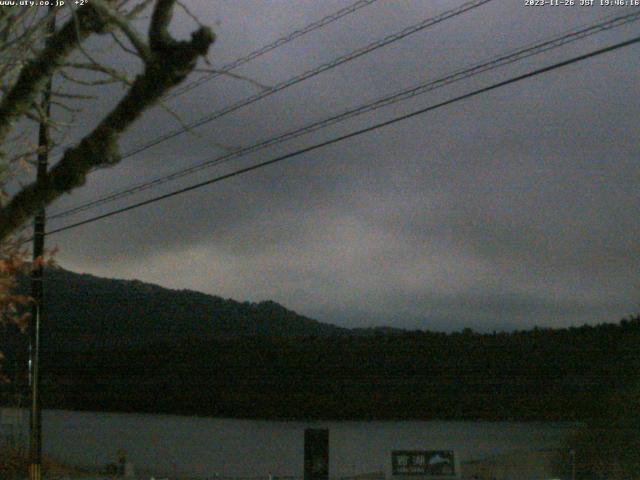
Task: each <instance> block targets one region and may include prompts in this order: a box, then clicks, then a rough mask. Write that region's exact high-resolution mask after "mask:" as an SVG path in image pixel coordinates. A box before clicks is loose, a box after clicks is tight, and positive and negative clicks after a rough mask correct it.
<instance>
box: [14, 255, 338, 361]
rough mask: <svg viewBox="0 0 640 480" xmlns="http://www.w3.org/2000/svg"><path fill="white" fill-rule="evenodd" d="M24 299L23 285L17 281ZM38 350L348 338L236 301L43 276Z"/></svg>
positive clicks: (270, 305) (88, 278) (271, 305)
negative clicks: (230, 339)
mask: <svg viewBox="0 0 640 480" xmlns="http://www.w3.org/2000/svg"><path fill="white" fill-rule="evenodd" d="M21 286H22V289H23V291H26V292H28V288H27V287H28V282H27V279H23V280H22V282H21ZM45 289H46V295H45V312H46V313H45V315H46V319H47V320H46V322H45V323H44V324H43V345H51V346H53V347H54V348H56V349H60V348H64V349H74V348H79V349H87V348H114V347H136V346H142V345H148V344H153V343H158V342H164V341H166V340H167V339H171V340H172V342H174V343H181V342H190V341H195V340H198V341H202V340H207V339H213V338H216V339H221V338H228V337H242V336H253V335H273V336H326V335H341V334H346V333H348V332H349V330H347V329H343V328H340V327H337V326H334V325H330V324H327V323H322V322H319V321H316V320H313V319H311V318H308V317H305V316H302V315H298V314H297V313H296V312H294V311H291V310H288V309H287V308H285V307H283V306H282V305H280V304H278V303H276V302H273V301H265V302H260V303H251V302H237V301H235V300H232V299H224V298H221V297H218V296H214V295H207V294H204V293H200V292H195V291H191V290H170V289H167V288H163V287H159V286H157V285H152V284H149V283H143V282H140V281H138V280H113V279H106V278H99V277H95V276H93V275H87V274H78V273H73V272H70V271H68V270H64V269H62V268H54V269H49V270H47V271H46V281H45Z"/></svg>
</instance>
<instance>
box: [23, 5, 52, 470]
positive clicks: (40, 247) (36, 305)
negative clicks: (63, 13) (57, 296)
mask: <svg viewBox="0 0 640 480" xmlns="http://www.w3.org/2000/svg"><path fill="white" fill-rule="evenodd" d="M48 15H49V19H48V22H47V28H46V35H47V39H46V41H47V42H48V41H49V36H50V35H51V34H53V33H55V28H56V23H55V22H56V17H55V6H54V5H53V2H52V4H51V5H50V6H49V12H48ZM51 87H52V79H51V77H49V79H48V80H47V83H46V85H45V86H44V89H43V91H42V100H41V103H40V105H41V108H42V112H43V113H44V118H42V119H41V120H40V129H39V131H38V147H39V148H38V171H37V181H38V183H41V184H43V183H45V182H46V177H47V163H48V160H49V113H50V111H51ZM44 227H45V209H44V206H43V207H42V208H40V210H39V211H38V213H37V214H36V216H35V219H34V222H33V260H34V268H33V270H32V272H31V295H32V297H33V308H32V311H31V319H30V321H29V386H30V389H31V402H30V403H31V409H30V415H29V480H41V478H42V411H41V408H40V378H41V372H40V322H41V317H42V299H43V287H42V273H43V272H42V270H43V268H42V264H41V263H39V262H38V261H39V259H40V258H41V257H42V256H43V255H44Z"/></svg>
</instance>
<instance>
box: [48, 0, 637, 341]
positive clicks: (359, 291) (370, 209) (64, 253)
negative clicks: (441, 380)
mask: <svg viewBox="0 0 640 480" xmlns="http://www.w3.org/2000/svg"><path fill="white" fill-rule="evenodd" d="M577 1H578V0H577ZM185 3H186V4H187V5H188V6H189V8H190V10H191V12H192V13H193V14H194V15H195V16H196V17H197V18H198V19H199V20H200V21H201V22H202V23H204V24H207V25H210V26H212V27H213V29H214V30H215V32H216V34H217V40H216V43H215V44H214V46H213V47H212V49H211V52H210V55H209V59H210V61H211V63H212V65H213V66H214V67H219V66H222V65H224V64H225V63H227V62H229V61H231V60H233V59H235V58H237V57H240V56H243V55H246V54H247V53H249V52H251V51H253V50H255V49H257V48H260V47H261V46H263V45H266V44H268V43H270V42H272V41H274V40H276V39H277V38H279V37H281V36H283V35H285V34H287V33H289V32H292V31H294V30H296V29H299V28H301V27H304V26H305V25H307V24H309V23H311V22H313V21H316V20H318V19H320V18H322V17H324V16H326V15H329V14H331V13H332V12H335V11H337V10H339V9H340V8H343V7H345V6H347V5H349V4H350V3H352V2H350V1H333V0H322V1H317V0H304V1H303V0H269V1H267V0H261V1H260V0H226V1H222V0H220V1H214V0H185ZM462 3H463V1H462V0H455V1H454V0H448V1H444V0H443V1H439V0H433V1H432V0H429V1H427V0H422V1H419V0H416V1H409V0H378V1H377V2H374V3H373V4H371V5H369V6H367V7H365V8H362V9H360V10H359V11H358V12H356V13H353V14H351V15H348V16H346V17H344V18H342V19H340V20H338V21H336V22H334V23H332V24H330V25H328V26H326V27H325V28H322V29H320V30H317V31H315V32H314V33H311V34H308V35H306V36H304V37H302V38H299V39H297V40H295V41H293V42H291V43H289V44H287V45H285V46H283V47H280V48H278V49H276V50H274V51H273V52H271V53H269V54H267V55H264V56H263V57H260V58H259V59H257V60H255V61H252V62H250V63H248V64H246V65H245V66H243V67H241V68H239V69H237V70H236V71H235V72H236V73H239V74H242V75H244V76H246V77H248V78H251V79H253V80H255V81H258V82H260V83H262V84H265V85H275V84H276V83H278V82H280V81H282V80H285V79H288V78H289V77H292V76H294V75H297V74H299V73H302V72H304V71H306V70H309V69H311V68H314V67H316V66H317V65H320V64H322V63H324V62H327V61H330V60H332V59H334V58H336V57H338V56H340V55H343V54H345V53H348V52H350V51H352V50H355V49H357V48H359V47H362V46H364V45H366V44H368V43H370V42H373V41H375V40H378V39H380V38H382V37H384V36H386V35H389V34H391V33H395V32H398V31H400V30H402V29H404V28H406V27H408V26H410V25H412V24H415V23H417V22H418V21H420V20H422V19H425V18H429V17H433V16H435V15H438V14H440V13H442V12H444V11H445V10H448V9H451V8H454V7H456V6H458V5H461V4H462ZM634 8H635V9H636V10H637V9H638V7H602V6H598V5H595V6H593V7H580V6H573V7H569V6H558V7H552V6H544V7H527V6H525V5H524V0H494V1H492V2H490V3H488V4H486V5H483V6H480V7H478V8H476V9H474V10H472V11H470V12H467V13H465V14H463V15H460V16H458V17H456V18H453V19H451V20H448V21H446V22H443V23H441V24H438V25H436V26H434V27H431V28H429V29H426V30H424V31H421V32H419V33H416V34H413V35H411V36H409V37H407V38H405V39H403V40H400V41H398V42H395V43H393V44H392V45H389V46H387V47H384V48H381V49H379V50H376V51H374V52H372V53H369V54H368V55H365V56H363V57H361V58H359V59H357V60H354V61H351V62H349V63H347V64H345V65H342V66H340V67H338V68H335V69H332V70H330V71H328V72H325V73H323V74H320V75H318V76H316V77H314V78H313V79H310V80H307V81H304V82H302V83H300V84H298V85H296V86H294V87H291V88H288V89H286V90H284V91H282V92H279V93H277V94H274V95H271V96H270V97H268V98H266V99H264V100H261V101H259V102H256V103H254V104H252V105H251V106H248V107H246V108H243V109H241V110H239V111H237V112H235V113H233V114H230V115H227V116H225V117H224V118H221V119H219V120H217V121H214V122H211V123H208V124H206V125H203V126H202V127H199V128H197V129H195V130H194V131H193V132H192V133H190V134H185V135H181V136H180V137H178V138H175V139H173V140H170V141H167V142H164V143H162V144H160V145H157V146H155V147H153V148H150V149H147V150H145V151H144V152H142V153H140V154H138V155H136V156H134V157H132V158H128V159H126V160H125V161H123V163H122V164H121V165H119V166H117V167H114V168H112V169H109V170H101V171H99V172H95V174H94V175H93V176H92V177H91V179H90V181H89V182H88V183H87V185H86V186H85V187H84V188H82V189H80V190H78V191H76V192H74V193H73V194H72V195H67V196H66V197H65V198H63V199H62V200H61V201H59V202H58V203H57V204H55V205H54V206H52V207H51V208H50V209H49V212H50V213H55V212H59V211H62V210H64V209H66V208H69V207H72V206H75V205H78V204H81V203H83V202H86V201H88V200H91V199H94V198H97V197H99V196H100V195H104V194H106V193H109V192H112V191H114V190H118V189H121V188H123V187H128V186H130V185H133V184H136V183H138V182H140V181H144V180H148V179H152V178H155V177H157V176H159V175H162V174H167V173H170V172H173V171H175V170H179V169H181V168H184V167H186V166H189V165H194V164H197V163H199V162H202V161H204V160H207V159H210V158H214V157H216V156H218V155H221V154H223V153H224V150H221V149H220V147H219V146H220V145H226V146H228V147H241V146H246V145H251V144H253V143H255V142H257V141H260V140H263V139H267V138H270V137H272V136H274V135H277V134H278V133H281V132H285V131H287V130H289V129H292V128H295V127H298V126H301V125H303V124H305V123H308V122H312V121H316V120H320V119H323V118H326V117H328V116H331V115H332V114H336V113H340V112H342V111H343V110H346V109H348V108H351V107H355V106H359V105H361V104H363V103H366V102H368V101H371V100H375V99H377V98H379V97H382V96H384V95H387V94H390V93H392V92H394V91H397V90H399V89H402V88H406V87H411V86H414V85H417V84H419V83H421V82H424V81H427V80H430V79H437V78H439V77H441V76H444V75H446V74H447V73H450V72H452V71H454V70H456V69H459V68H461V67H463V66H466V65H469V64H473V63H476V62H479V61H482V60H485V59H488V58H491V57H494V56H496V55H499V54H501V53H503V52H506V51H508V50H512V49H514V48H518V47H521V46H525V45H528V44H531V43H533V42H537V41H541V40H545V39H548V38H551V37H553V36H556V35H559V34H561V33H564V32H566V31H568V30H570V29H572V28H575V27H578V26H582V25H586V24H589V23H593V22H596V21H597V20H598V19H600V18H602V17H606V16H612V15H622V14H624V13H631V12H632V11H633V9H634ZM194 28H195V26H194V23H193V21H191V20H190V19H189V17H188V16H186V15H185V14H184V13H183V12H181V11H179V12H177V16H176V18H175V22H174V30H175V32H176V33H177V34H180V35H182V34H186V33H187V32H189V31H190V30H192V29H194ZM638 32H640V22H636V23H633V24H631V25H629V26H626V27H623V28H619V29H616V30H615V31H611V32H606V33H603V34H599V35H596V36H593V37H590V38H588V39H586V40H582V41H579V42H576V43H574V44H572V45H569V46H565V47H562V48H559V49H557V50H554V51H553V52H548V53H545V54H543V55H540V56H538V57H534V58H531V59H527V60H526V61H523V62H519V63H517V64H514V65H512V66H509V67H505V68H501V69H498V70H496V71H493V72H491V73H486V74H482V75H478V76H475V77H473V78H471V79H468V80H465V81H463V82H459V83H457V84H455V85H451V86H448V87H445V88H442V89H439V90H436V91H434V92H431V93H428V94H425V95H422V96H419V97H416V98H413V99H410V100H407V101H405V102H402V103H399V104H396V105H394V106H391V107H387V108H384V109H381V110H378V111H376V112H373V113H370V114H367V115H364V116H362V117H359V118H357V119H353V120H349V121H347V122H344V123H340V124H338V125H334V126H332V127H330V128H328V129H326V130H322V131H320V132H316V133H313V134H311V135H307V136H305V137H302V138H299V139H296V140H294V141H292V142H288V143H284V144H281V145H277V146H275V147H272V148H269V149H266V150H264V151H262V152H260V153H258V154H252V155H249V156H247V157H243V158H242V159H237V160H234V161H231V162H228V163H226V164H224V165H222V166H218V167H216V168H212V169H208V170H205V171H202V172H199V173H198V174H196V175H192V176H189V177H186V178H183V179H181V180H180V181H176V182H169V183H166V184H164V185H162V186H161V187H159V188H155V189H152V190H148V191H147V192H145V193H143V194H139V195H136V196H132V197H128V198H126V199H123V200H121V201H117V202H113V203H109V204H108V205H104V206H102V207H100V208H97V209H94V210H91V211H88V212H84V213H82V214H80V215H77V216H74V217H69V218H65V219H60V220H57V221H51V222H50V223H49V227H50V228H56V227H60V226H63V225H65V224H67V223H68V222H71V221H79V220H82V219H85V218H89V217H90V216H93V215H96V214H99V213H104V212H106V211H109V210H111V209H113V208H117V207H121V206H124V205H127V204H129V203H131V202H133V201H139V200H143V199H146V198H151V197H152V196H155V195H159V194H162V193H166V192H169V191H171V190H174V189H176V188H179V187H182V186H186V185H189V184H191V183H195V182H197V181H202V180H205V179H207V178H210V177H213V176H216V175H219V174H221V173H225V172H228V171H231V170H233V169H236V168H239V167H241V166H246V165H250V164H253V163H257V162H259V161H263V160H267V159H270V158H274V157H276V156H278V155H282V154H284V153H288V152H291V151H294V150H296V149H298V148H300V147H304V146H308V145H312V144H314V143H317V142H319V141H322V140H326V139H329V138H332V137H335V136H338V135H340V134H344V133H347V132H350V131H353V130H356V129H359V128H362V127H365V126H368V125H372V124H374V123H377V122H380V121H383V120H386V119H390V118H392V117H395V116H397V115H401V114H403V113H407V112H410V111H413V110H416V109H419V108H424V107H426V106H428V105H431V104H433V103H437V102H438V101H442V100H446V99H448V98H452V97H454V96H456V95H460V94H462V93H466V92H469V91H472V90H474V89H477V88H479V87H482V86H485V85H489V84H491V83H494V82H496V81H499V80H503V79H507V78H510V77H512V76H515V75H518V74H521V73H524V72H526V71H529V70H531V69H535V68H539V67H541V66H545V65H549V64H551V63H554V62H558V61H560V60H563V59H567V58H570V57H572V56H575V55H577V54H580V53H585V52H588V51H590V50H593V49H596V48H599V47H602V46H606V45H610V44H613V43H616V42H618V41H621V40H624V39H628V38H631V37H633V36H635V35H637V34H638ZM639 55H640V46H638V45H635V46H631V47H628V48H626V49H623V50H619V51H616V52H613V53H609V54H606V55H601V56H599V57H597V58H593V59H590V60H587V61H584V62H581V63H579V64H575V65H572V66H569V67H566V68H563V69H559V70H556V71H554V72H551V73H548V74H545V75H542V76H539V77H536V78H533V79H528V80H525V81H522V82H519V83H516V84H513V85H510V86H507V87H505V88H501V89H499V90H495V91H493V92H490V93H487V94H483V95H481V96H478V97H475V98H472V99H468V100H465V101H461V102H458V103H456V104H454V105H450V106H447V107H445V108H441V109H438V110H436V111H433V112H430V113H428V114H425V115H422V116H419V117H414V118H412V119H409V120H406V121H403V122H400V123H397V124H395V125H393V126H389V127H386V128H384V129H381V130H377V131H375V132H372V133H369V134H365V135H362V136H359V137H356V138H353V139H350V140H347V141H343V142H340V143H338V144H335V145H332V146H330V147H326V148H323V149H320V150H316V151H314V152H312V153H308V154H304V155H301V156H298V157H295V158H292V159H289V160H286V161H284V162H281V163H279V164H276V165H272V166H269V167H267V168H264V169H260V170H257V171H254V172H251V173H248V174H245V175H242V176H239V177H235V178H233V179H230V180H228V181H225V182H222V183H218V184H215V185H212V186H208V187H204V188H202V189H199V190H197V191H192V192H190V193H187V194H183V195H180V196H177V197H174V198H171V199H169V200H165V201H163V202H159V203H155V204H153V205H149V206H147V207H143V208H140V209H137V210H134V211H131V212H128V213H125V214H122V215H118V216H115V217H111V218H109V219H106V220H103V221H100V222H96V223H93V224H91V225H87V226H83V227H79V228H76V229H73V230H70V231H67V232H64V233H60V234H57V235H55V236H51V237H50V238H49V240H48V242H49V244H50V245H53V244H56V245H58V246H59V247H60V253H59V256H58V259H59V262H60V264H61V265H62V266H63V267H65V268H68V269H71V270H74V271H78V272H87V273H92V274H95V275H99V276H106V277H115V278H129V279H133V278H136V279H140V280H143V281H147V282H153V283H157V284H160V285H163V286H166V287H170V288H178V289H193V290H199V291H202V292H207V293H211V294H216V295H220V296H223V297H231V298H234V299H237V300H241V301H245V300H249V301H261V300H266V299H273V300H275V301H277V302H279V303H282V304H283V305H285V306H287V307H288V308H291V309H293V310H295V311H297V312H299V313H301V314H305V315H308V316H310V317H313V318H316V319H318V320H321V321H326V322H331V323H334V324H338V325H341V326H348V327H353V326H377V325H390V326H395V327H403V328H420V329H431V330H445V331H450V330H459V329H461V328H464V327H471V328H474V329H477V330H481V331H490V330H494V329H497V330H503V329H504V330H510V329H514V328H515V329H522V328H529V327H532V326H534V325H538V326H558V327H560V326H569V325H581V324H583V323H598V322H606V321H607V322H608V321H618V320H620V319H621V318H622V317H623V316H626V315H629V314H632V313H637V312H638V310H640V307H639V304H640V281H639V280H640V279H639V276H638V271H639V267H640V264H639V263H640V262H639V257H640V255H639V254H640V251H639V247H638V238H639V233H640V228H639V227H640V220H639V218H640V216H638V207H639V206H640V201H639V200H640V197H639V194H638V184H639V182H638V181H639V180H640V175H639V173H640V167H639V160H640V158H639V156H640V135H639V133H640V131H639V128H638V115H639V114H640V84H639V82H638V78H640V61H638V56H639ZM118 61H119V62H120V61H122V62H124V60H118ZM123 64H124V63H123ZM198 75H199V74H196V75H195V76H194V77H192V78H197V76H198ZM258 91H259V90H258V88H257V87H256V86H255V85H253V84H252V83H250V82H246V81H242V80H238V79H233V78H228V77H222V78H221V77H219V78H217V79H215V80H212V81H209V82H207V83H205V84H204V85H201V86H200V87H198V88H196V89H194V90H192V91H190V92H188V93H186V94H184V95H182V96H179V97H177V98H174V99H172V100H169V101H167V105H168V106H169V107H171V108H172V109H173V110H174V111H175V112H177V113H178V114H179V115H180V117H181V118H182V119H183V121H185V122H190V121H194V120H196V119H198V118H200V117H202V116H204V115H207V114H209V113H211V112H214V111H216V110H218V109H221V108H223V107H225V106H227V105H229V104H231V103H233V102H235V101H237V100H239V99H241V98H244V97H246V96H248V95H252V94H254V93H256V92H258ZM109 92H111V91H109ZM111 93H113V92H111ZM111 93H109V94H107V93H105V94H103V98H102V100H101V102H99V105H101V106H102V107H103V108H107V107H108V105H109V101H112V100H114V99H116V98H117V96H116V95H115V93H117V92H115V93H114V94H113V95H112V94H111ZM96 111H99V108H97V107H96V109H92V111H91V112H90V115H89V116H88V117H86V120H85V121H84V122H81V123H82V125H90V124H91V122H92V120H93V119H97V118H98V115H97V114H96ZM179 127H180V125H179V123H178V122H177V121H176V120H175V119H174V118H173V117H172V116H171V115H169V114H167V113H166V112H165V111H163V110H162V109H155V110H153V111H152V112H149V113H148V114H147V115H145V116H144V118H143V119H142V120H141V121H140V122H139V123H138V124H137V125H136V127H135V128H134V129H132V130H131V131H130V132H128V133H127V135H126V136H125V137H124V138H123V140H122V143H121V145H122V149H123V150H124V151H127V150H128V149H131V148H133V147H135V146H138V145H142V144H144V143H145V142H147V141H148V140H150V139H153V138H154V137H156V136H157V135H159V134H161V133H163V132H165V131H168V130H173V129H176V128H179Z"/></svg>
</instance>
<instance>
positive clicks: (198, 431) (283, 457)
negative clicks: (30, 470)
mask: <svg viewBox="0 0 640 480" xmlns="http://www.w3.org/2000/svg"><path fill="white" fill-rule="evenodd" d="M310 427H313V428H328V429H329V450H330V476H346V475H353V474H357V473H363V472H372V471H385V472H386V474H387V476H389V475H390V473H391V451H392V450H421V449H424V450H455V451H456V452H457V453H456V454H457V456H458V457H459V460H461V461H466V460H473V459H479V458H483V457H486V456H490V455H493V454H498V453H504V452H508V451H511V450H515V449H543V448H557V447H561V446H562V442H563V439H564V438H565V437H566V435H567V434H569V433H570V432H571V431H572V430H573V429H574V428H575V425H573V424H567V423H564V424H563V423H541V422H540V423H520V422H466V421H465V422H456V421H371V422H364V421H349V422H342V421H341V422H337V421H327V422H322V421H309V422H306V421H264V420H234V419H217V418H200V417H182V416H172V415H144V414H120V413H98V412H72V411H61V410H51V411H45V412H44V413H43V436H44V437H43V445H44V451H45V453H48V454H50V455H52V456H54V457H56V458H59V459H62V460H65V461H67V462H69V463H71V464H73V465H78V466H88V467H95V466H102V465H105V464H107V463H114V462H115V460H116V458H117V452H118V450H120V449H124V450H126V452H127V455H128V458H129V459H130V460H131V461H132V462H133V463H134V465H135V466H136V469H137V470H138V471H142V470H144V471H148V472H151V473H155V474H158V475H177V474H178V475H192V476H202V477H206V476H213V475H215V474H218V475H221V476H258V475H268V474H273V475H283V476H284V475H291V476H301V475H302V468H303V467H302V464H303V439H304V429H305V428H310Z"/></svg>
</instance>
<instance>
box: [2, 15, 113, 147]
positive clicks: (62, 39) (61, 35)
mask: <svg viewBox="0 0 640 480" xmlns="http://www.w3.org/2000/svg"><path fill="white" fill-rule="evenodd" d="M106 28H107V25H106V24H105V22H104V20H103V19H102V17H101V16H100V15H99V14H98V13H97V12H96V10H94V9H93V8H92V7H91V5H86V6H83V7H81V8H80V9H78V29H77V30H76V26H75V22H74V20H70V21H69V22H67V23H66V24H65V25H63V27H62V28H61V29H60V30H59V31H57V32H56V33H55V34H54V35H53V36H52V37H51V38H50V39H49V42H47V46H46V47H45V48H44V49H43V50H42V52H40V54H39V55H38V56H37V57H36V58H34V59H33V60H31V61H29V62H28V63H27V64H26V65H25V66H24V68H22V71H21V72H20V75H19V76H18V79H17V80H16V83H15V85H14V86H13V88H12V89H11V91H10V92H9V93H8V94H7V95H5V96H4V97H3V98H2V101H1V102H0V144H2V143H3V142H4V140H5V139H6V137H7V134H8V133H9V130H10V129H11V127H12V126H13V124H14V123H15V122H16V121H17V119H18V118H19V117H20V116H22V115H23V114H24V113H25V112H26V111H27V110H28V109H29V108H30V106H31V105H32V104H33V102H34V100H35V96H36V94H37V93H38V92H39V91H40V89H41V88H42V87H43V86H44V84H45V82H46V80H47V78H48V77H49V76H50V75H51V74H52V73H53V72H54V71H55V70H56V69H57V68H58V66H59V64H60V63H61V62H62V60H63V59H64V58H66V57H67V56H68V55H69V54H70V53H71V52H72V51H73V50H74V49H75V48H76V47H77V46H78V45H79V44H80V42H82V41H83V40H84V39H85V38H87V37H88V36H89V35H90V34H91V33H92V32H96V33H104V32H105V30H106Z"/></svg>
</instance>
